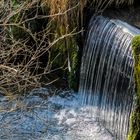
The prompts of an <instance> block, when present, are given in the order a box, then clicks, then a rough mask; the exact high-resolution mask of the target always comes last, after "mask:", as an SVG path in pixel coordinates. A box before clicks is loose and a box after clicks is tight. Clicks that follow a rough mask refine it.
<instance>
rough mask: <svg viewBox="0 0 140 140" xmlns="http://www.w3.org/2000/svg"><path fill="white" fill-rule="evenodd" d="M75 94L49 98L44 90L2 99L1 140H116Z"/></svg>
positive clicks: (0, 117) (93, 109)
mask: <svg viewBox="0 0 140 140" xmlns="http://www.w3.org/2000/svg"><path fill="white" fill-rule="evenodd" d="M91 110H92V111H95V112H96V108H95V107H94V108H93V107H91V106H81V96H80V95H79V94H78V93H74V92H72V91H61V92H59V94H58V95H55V94H54V95H53V96H52V95H51V97H50V95H49V91H48V90H47V89H45V88H41V89H35V90H34V91H32V92H31V93H30V94H29V95H28V96H26V97H19V96H15V97H12V99H11V98H10V97H4V96H0V140H115V138H114V137H113V135H112V134H111V133H110V132H109V131H108V130H106V129H105V128H104V127H103V126H102V124H100V123H99V122H98V119H96V117H95V116H94V115H93V114H94V113H91V112H92V111H91Z"/></svg>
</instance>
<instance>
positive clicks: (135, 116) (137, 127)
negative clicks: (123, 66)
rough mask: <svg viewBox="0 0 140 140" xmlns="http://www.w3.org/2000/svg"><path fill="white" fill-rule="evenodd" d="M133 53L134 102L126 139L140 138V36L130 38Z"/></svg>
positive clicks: (135, 139) (134, 139) (137, 139)
mask: <svg viewBox="0 0 140 140" xmlns="http://www.w3.org/2000/svg"><path fill="white" fill-rule="evenodd" d="M132 48H133V54H134V60H135V65H134V76H135V91H136V104H135V109H134V112H133V113H132V116H131V120H130V131H129V134H128V140H140V36H135V37H134V38H133V40H132Z"/></svg>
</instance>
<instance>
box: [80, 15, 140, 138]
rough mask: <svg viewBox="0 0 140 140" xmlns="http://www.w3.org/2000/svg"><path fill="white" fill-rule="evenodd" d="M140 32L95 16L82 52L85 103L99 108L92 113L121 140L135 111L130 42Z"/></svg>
mask: <svg viewBox="0 0 140 140" xmlns="http://www.w3.org/2000/svg"><path fill="white" fill-rule="evenodd" d="M139 33H140V31H139V30H138V29H136V28H134V27H132V26H130V25H128V24H127V23H124V22H121V21H119V20H110V19H108V18H104V17H102V16H97V17H93V18H92V19H91V21H90V25H89V32H88V36H87V40H86V43H85V46H84V50H83V57H82V64H81V73H80V87H79V92H80V93H81V94H82V97H83V99H82V101H83V104H84V105H91V106H92V107H93V108H97V110H96V111H95V112H91V113H95V114H96V116H97V118H98V120H99V121H100V122H101V123H102V124H103V125H104V126H105V127H106V128H107V129H108V130H109V131H110V132H111V133H112V134H113V135H115V137H116V139H120V140H124V139H125V138H126V136H127V133H128V129H129V118H130V114H131V111H132V108H133V97H134V87H133V56H132V50H131V40H132V38H133V36H134V35H136V34H139ZM95 114H94V115H95Z"/></svg>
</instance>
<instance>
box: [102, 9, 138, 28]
mask: <svg viewBox="0 0 140 140" xmlns="http://www.w3.org/2000/svg"><path fill="white" fill-rule="evenodd" d="M139 13H140V7H136V8H133V7H130V8H128V7H127V8H123V9H115V8H112V9H111V8H110V9H107V10H106V11H104V13H103V15H104V16H107V17H109V18H111V19H119V20H121V21H124V22H127V23H128V24H130V25H133V26H136V27H137V28H140V14H139Z"/></svg>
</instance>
